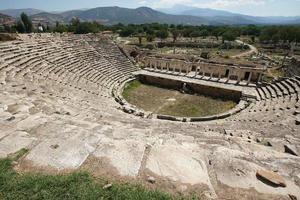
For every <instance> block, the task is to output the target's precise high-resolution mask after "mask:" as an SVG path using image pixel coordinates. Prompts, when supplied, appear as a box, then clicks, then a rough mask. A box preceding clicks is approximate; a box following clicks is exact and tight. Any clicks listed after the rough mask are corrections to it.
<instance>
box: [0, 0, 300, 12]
mask: <svg viewBox="0 0 300 200" xmlns="http://www.w3.org/2000/svg"><path fill="white" fill-rule="evenodd" d="M178 4H180V5H186V6H194V7H200V8H212V9H219V10H226V11H230V12H235V13H242V14H247V15H253V16H300V0H0V9H15V8H36V9H41V10H45V11H65V10H72V9H86V8H94V7H102V6H119V7H127V8H137V7H141V6H148V7H151V8H154V9H159V8H170V7H172V6H174V5H178Z"/></svg>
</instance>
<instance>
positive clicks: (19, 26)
mask: <svg viewBox="0 0 300 200" xmlns="http://www.w3.org/2000/svg"><path fill="white" fill-rule="evenodd" d="M16 29H17V31H18V33H25V32H26V29H25V26H24V24H23V22H22V21H21V20H18V21H17V25H16Z"/></svg>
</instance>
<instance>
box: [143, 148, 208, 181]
mask: <svg viewBox="0 0 300 200" xmlns="http://www.w3.org/2000/svg"><path fill="white" fill-rule="evenodd" d="M146 168H147V169H149V170H150V171H152V172H153V173H155V174H157V175H159V176H162V177H167V178H169V179H171V180H173V181H178V182H181V183H187V184H191V185H195V184H205V185H208V186H210V185H211V183H210V179H209V176H208V172H207V168H206V164H205V161H204V160H202V159H201V158H199V156H195V153H193V151H192V149H190V148H188V147H186V146H183V145H178V144H177V145H174V144H163V145H154V146H153V147H152V148H151V151H150V154H149V157H148V160H147V163H146Z"/></svg>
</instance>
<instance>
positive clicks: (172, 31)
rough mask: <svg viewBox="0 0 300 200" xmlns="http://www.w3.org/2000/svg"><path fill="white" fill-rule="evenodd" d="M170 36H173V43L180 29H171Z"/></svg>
mask: <svg viewBox="0 0 300 200" xmlns="http://www.w3.org/2000/svg"><path fill="white" fill-rule="evenodd" d="M171 33H172V37H173V43H175V42H176V41H177V39H178V37H179V36H180V31H179V30H178V29H172V30H171Z"/></svg>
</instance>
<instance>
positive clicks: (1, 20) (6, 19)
mask: <svg viewBox="0 0 300 200" xmlns="http://www.w3.org/2000/svg"><path fill="white" fill-rule="evenodd" d="M14 21H15V19H14V18H13V17H11V16H8V15H5V14H2V13H0V24H10V23H13V22H14Z"/></svg>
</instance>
